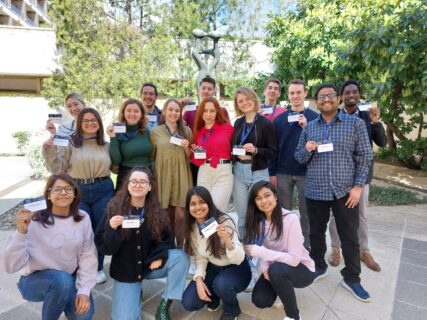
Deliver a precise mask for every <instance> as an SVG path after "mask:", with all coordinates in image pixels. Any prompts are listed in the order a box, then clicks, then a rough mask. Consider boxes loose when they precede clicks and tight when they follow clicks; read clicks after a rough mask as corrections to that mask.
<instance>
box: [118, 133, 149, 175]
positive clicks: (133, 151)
mask: <svg viewBox="0 0 427 320" xmlns="http://www.w3.org/2000/svg"><path fill="white" fill-rule="evenodd" d="M136 130H138V125H133V126H126V132H127V134H129V135H130V136H132V133H135V132H136ZM152 151H153V145H152V144H151V141H150V135H149V132H148V130H145V131H144V133H141V132H138V133H137V134H136V136H134V137H133V138H130V139H128V138H127V137H126V134H122V133H117V134H116V137H115V138H111V142H110V157H111V162H112V163H113V164H115V165H120V166H126V167H131V168H133V167H137V166H150V165H151V159H150V156H151V152H152Z"/></svg>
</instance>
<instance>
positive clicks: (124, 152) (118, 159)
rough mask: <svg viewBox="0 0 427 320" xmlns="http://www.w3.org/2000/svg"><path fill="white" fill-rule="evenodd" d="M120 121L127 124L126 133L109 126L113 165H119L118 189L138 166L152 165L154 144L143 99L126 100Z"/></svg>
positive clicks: (121, 110)
mask: <svg viewBox="0 0 427 320" xmlns="http://www.w3.org/2000/svg"><path fill="white" fill-rule="evenodd" d="M119 122H121V123H125V124H126V132H125V133H115V132H114V126H113V125H110V126H109V127H108V128H107V134H108V135H109V136H110V140H111V143H110V156H111V161H112V163H113V165H118V166H119V174H118V175H117V183H116V190H119V189H120V187H121V185H122V181H123V179H124V177H126V175H127V174H128V173H129V171H130V170H131V169H132V168H134V167H137V166H147V167H150V166H151V158H150V157H151V152H152V151H153V146H152V144H151V141H150V136H149V133H148V129H147V127H146V120H145V111H144V107H143V105H142V103H141V101H139V100H136V99H128V100H126V101H125V102H124V103H123V105H122V107H121V108H120V111H119Z"/></svg>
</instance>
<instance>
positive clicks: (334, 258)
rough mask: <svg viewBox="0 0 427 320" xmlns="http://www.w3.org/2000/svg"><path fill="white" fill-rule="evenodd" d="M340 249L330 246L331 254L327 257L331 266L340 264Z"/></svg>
mask: <svg viewBox="0 0 427 320" xmlns="http://www.w3.org/2000/svg"><path fill="white" fill-rule="evenodd" d="M340 260H341V257H340V249H338V248H334V247H332V252H331V255H330V256H329V258H328V262H329V264H330V265H331V266H333V267H337V266H339V264H340Z"/></svg>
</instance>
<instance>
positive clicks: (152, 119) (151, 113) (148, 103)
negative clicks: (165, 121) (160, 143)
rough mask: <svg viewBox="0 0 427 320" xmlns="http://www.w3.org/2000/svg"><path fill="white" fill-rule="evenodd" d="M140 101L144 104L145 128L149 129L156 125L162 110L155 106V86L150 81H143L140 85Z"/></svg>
mask: <svg viewBox="0 0 427 320" xmlns="http://www.w3.org/2000/svg"><path fill="white" fill-rule="evenodd" d="M140 94H141V101H142V105H143V106H144V111H145V117H146V118H147V128H148V130H151V129H153V128H155V127H157V126H158V124H159V120H160V115H161V114H162V111H161V110H160V109H159V108H158V107H157V106H156V100H157V95H158V93H157V87H156V86H155V85H154V84H152V83H144V84H143V85H142V87H141V91H140Z"/></svg>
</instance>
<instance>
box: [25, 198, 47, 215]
mask: <svg viewBox="0 0 427 320" xmlns="http://www.w3.org/2000/svg"><path fill="white" fill-rule="evenodd" d="M24 208H25V209H27V210H29V211H32V212H36V211H40V210H44V209H46V208H47V206H46V200H45V198H44V197H43V196H42V197H39V198H36V199H26V200H25V201H24Z"/></svg>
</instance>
